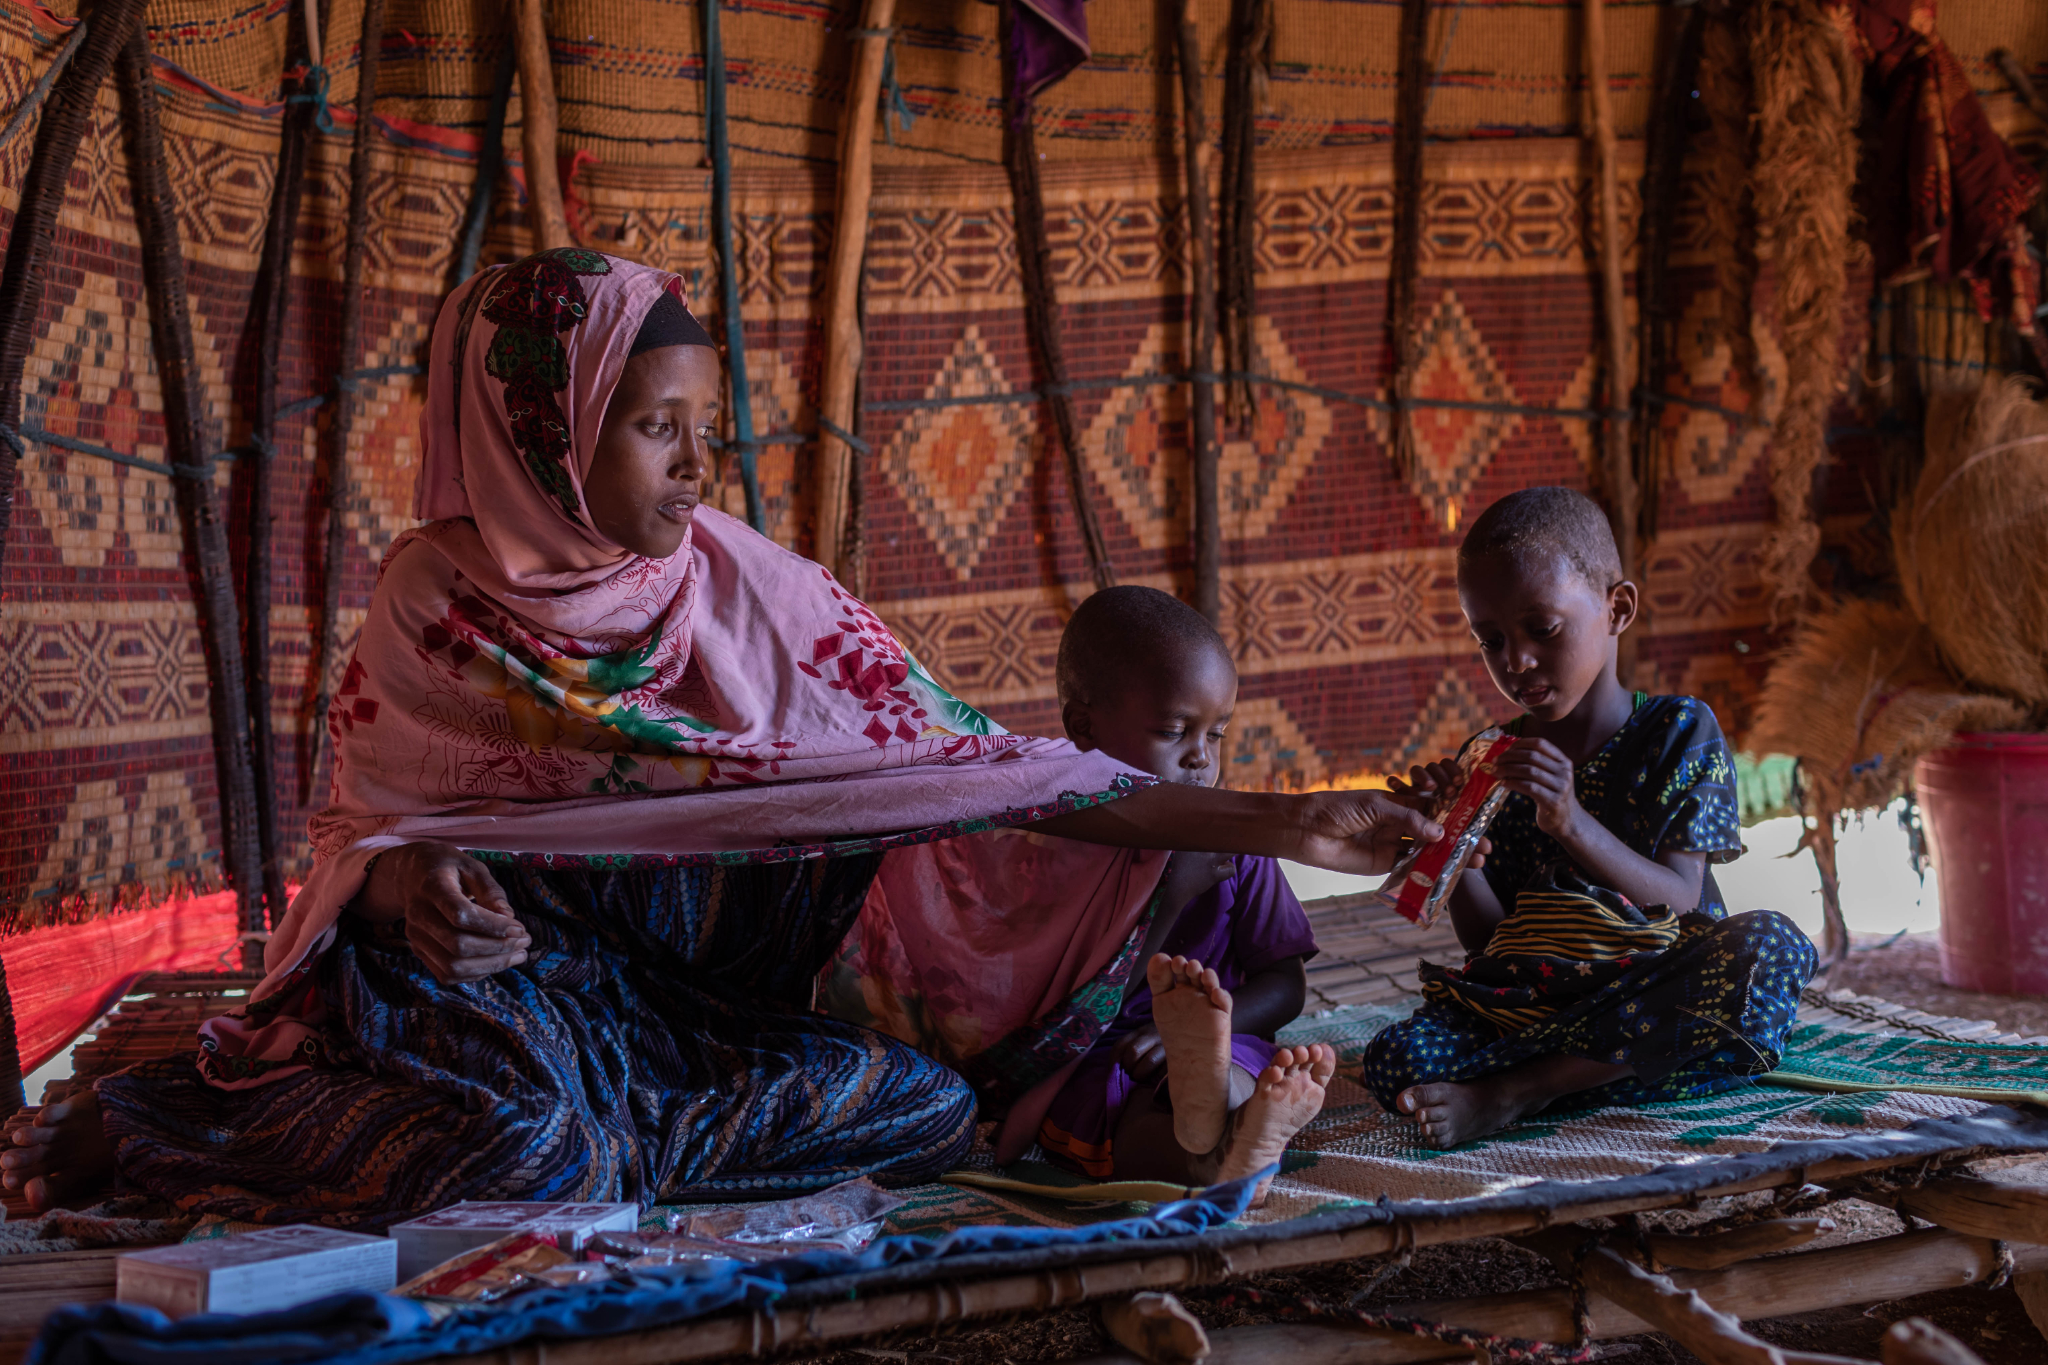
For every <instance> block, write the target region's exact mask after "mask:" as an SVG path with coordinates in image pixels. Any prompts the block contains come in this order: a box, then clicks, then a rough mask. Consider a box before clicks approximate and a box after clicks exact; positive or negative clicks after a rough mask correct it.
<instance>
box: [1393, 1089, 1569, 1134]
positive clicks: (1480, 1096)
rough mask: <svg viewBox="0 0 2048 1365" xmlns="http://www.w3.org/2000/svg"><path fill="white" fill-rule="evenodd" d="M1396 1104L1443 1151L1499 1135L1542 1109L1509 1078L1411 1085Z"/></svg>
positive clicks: (1397, 1098)
mask: <svg viewBox="0 0 2048 1365" xmlns="http://www.w3.org/2000/svg"><path fill="white" fill-rule="evenodd" d="M1394 1104H1395V1106H1396V1107H1398V1108H1399V1109H1400V1111H1401V1112H1402V1113H1404V1114H1413V1115H1414V1116H1415V1120H1416V1122H1417V1123H1419V1124H1420V1125H1421V1127H1422V1140H1423V1141H1424V1142H1425V1143H1427V1144H1429V1145H1430V1146H1431V1147H1436V1148H1439V1149H1443V1148H1450V1147H1455V1146H1457V1145H1458V1144H1459V1143H1461V1142H1471V1141H1473V1140H1474V1139H1476V1138H1483V1137H1485V1136H1486V1135H1487V1134H1488V1133H1494V1132H1498V1131H1500V1130H1501V1129H1502V1128H1505V1127H1507V1126H1508V1125H1509V1124H1511V1123H1513V1122H1514V1121H1515V1120H1516V1119H1518V1118H1520V1117H1522V1115H1524V1114H1526V1113H1528V1112H1529V1110H1530V1109H1531V1108H1535V1107H1538V1106H1536V1105H1533V1104H1531V1103H1530V1099H1529V1097H1528V1096H1526V1095H1525V1094H1524V1092H1523V1087H1521V1086H1517V1085H1514V1084H1512V1083H1511V1082H1510V1078H1509V1077H1508V1076H1505V1075H1503V1076H1486V1077H1482V1078H1481V1079H1479V1080H1476V1081H1462V1082H1454V1081H1438V1082H1436V1083H1434V1084H1431V1085H1411V1086H1409V1087H1408V1088H1407V1089H1406V1090H1403V1091H1402V1092H1401V1093H1400V1094H1399V1095H1398V1096H1396V1097H1395V1099H1394Z"/></svg>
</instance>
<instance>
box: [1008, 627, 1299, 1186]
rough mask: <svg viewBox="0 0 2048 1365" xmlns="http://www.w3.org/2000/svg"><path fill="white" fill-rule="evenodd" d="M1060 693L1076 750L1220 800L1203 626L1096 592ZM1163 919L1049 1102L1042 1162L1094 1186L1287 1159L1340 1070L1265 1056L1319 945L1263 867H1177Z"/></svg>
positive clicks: (1213, 684)
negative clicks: (1137, 976)
mask: <svg viewBox="0 0 2048 1365" xmlns="http://www.w3.org/2000/svg"><path fill="white" fill-rule="evenodd" d="M1058 685H1059V697H1060V707H1061V719H1062V720H1063V721H1064V722H1065V724H1066V730H1067V736H1068V738H1070V739H1072V740H1073V741H1074V743H1075V744H1077V745H1079V746H1080V747H1081V748H1082V749H1100V750H1102V751H1103V752H1104V753H1106V754H1109V755H1110V756H1111V757H1113V758H1118V759H1122V760H1123V761H1124V762H1126V763H1130V764H1133V765H1134V766H1137V767H1140V768H1143V769H1145V770H1146V771H1148V772H1152V773H1156V774H1157V775H1158V776H1159V777H1160V778H1162V779H1164V780H1165V781H1168V782H1185V783H1188V784H1190V785H1193V786H1201V787H1207V786H1213V785H1215V783H1216V780H1217V778H1218V777H1219V776H1220V766H1219V765H1220V764H1221V762H1222V745H1223V734H1224V729H1225V727H1226V726H1227V725H1228V724H1229V723H1230V715H1231V712H1232V711H1233V710H1234V709H1235V708H1236V706H1237V669H1236V667H1235V666H1234V665H1233V664H1232V663H1231V661H1230V654H1229V651H1228V650H1227V649H1226V648H1225V646H1224V644H1223V638H1222V637H1221V636H1220V635H1218V634H1217V633H1216V629H1215V627H1213V626H1211V625H1210V624H1209V622H1208V621H1207V620H1205V619H1204V618H1203V617H1202V616H1201V614H1200V613H1198V612H1196V611H1194V610H1193V609H1192V608H1190V607H1188V606H1187V605H1185V604H1184V603H1182V602H1180V601H1179V600H1178V599H1176V598H1174V597H1173V596H1171V595H1170V594H1168V593H1164V592H1161V591H1159V590H1158V589H1156V588H1140V587H1118V588H1109V589H1106V590H1105V591H1102V592H1098V593H1096V594H1095V595H1094V596H1092V597H1090V598H1089V599H1088V600H1087V601H1085V602H1083V603H1082V604H1081V606H1080V609H1079V610H1077V611H1076V612H1075V613H1074V616H1073V619H1072V620H1071V621H1069V622H1068V624H1067V629H1066V633H1065V634H1064V635H1063V636H1062V637H1061V639H1060V653H1059V664H1058ZM1158 905H1159V906H1160V909H1159V911H1158V912H1156V913H1155V915H1154V918H1153V922H1152V924H1151V926H1150V928H1149V930H1148V932H1147V935H1146V940H1145V944H1144V949H1143V954H1142V956H1141V959H1140V960H1142V961H1144V962H1146V963H1147V966H1146V970H1145V974H1144V978H1143V979H1142V980H1138V981H1133V982H1132V983H1131V986H1130V988H1129V990H1128V991H1127V992H1126V997H1125V1000H1124V1006H1123V1009H1122V1011H1121V1012H1120V1013H1119V1014H1118V1016H1117V1018H1116V1019H1115V1021H1114V1022H1112V1023H1111V1024H1110V1026H1109V1029H1108V1031H1107V1032H1105V1033H1104V1035H1103V1036H1102V1038H1101V1039H1100V1040H1098V1041H1097V1043H1096V1044H1095V1046H1094V1048H1093V1049H1091V1050H1090V1051H1089V1052H1088V1054H1087V1055H1086V1056H1085V1057H1083V1058H1082V1060H1081V1062H1080V1064H1079V1065H1078V1066H1077V1067H1076V1069H1075V1071H1074V1073H1073V1075H1072V1076H1071V1077H1070V1078H1069V1079H1068V1081H1067V1083H1066V1084H1065V1085H1064V1086H1063V1087H1062V1088H1061V1089H1060V1092H1059V1094H1058V1095H1057V1096H1056V1097H1055V1098H1054V1099H1053V1101H1052V1104H1051V1106H1050V1108H1049V1109H1048V1111H1047V1114H1046V1118H1045V1120H1044V1122H1043V1124H1042V1125H1041V1126H1040V1129H1039V1145H1040V1146H1041V1147H1042V1148H1044V1149H1045V1151H1046V1152H1047V1153H1048V1154H1049V1155H1050V1156H1051V1157H1052V1158H1053V1159H1054V1160H1055V1161H1057V1162H1059V1163H1060V1164H1062V1165H1066V1166H1069V1167H1072V1168H1073V1169H1075V1170H1078V1171H1080V1172H1082V1173H1083V1174H1086V1175H1091V1176H1095V1177H1097V1178H1102V1179H1107V1178H1110V1177H1115V1178H1119V1179H1133V1180H1164V1181H1170V1182H1172V1183H1174V1184H1178V1185H1207V1184H1213V1183H1215V1182H1217V1181H1221V1180H1233V1179H1236V1178H1238V1177H1239V1176H1244V1175H1249V1174H1251V1173H1252V1172H1254V1171H1257V1170H1260V1169H1262V1168H1263V1167H1265V1166H1267V1165H1270V1164H1271V1163H1273V1162H1275V1161H1277V1160H1279V1158H1280V1154H1281V1152H1282V1151H1284V1150H1285V1149H1286V1146H1287V1142H1288V1139H1290V1138H1292V1137H1293V1136H1294V1135H1295V1133H1297V1132H1299V1131H1300V1130H1301V1128H1302V1126H1303V1125H1304V1124H1306V1123H1307V1122H1308V1121H1309V1120H1310V1119H1312V1118H1314V1117H1315V1116H1316V1114H1317V1113H1318V1112H1320V1111H1321V1109H1322V1106H1323V1093H1324V1087H1325V1086H1327V1085H1328V1084H1329V1081H1330V1077H1331V1076H1332V1074H1334V1072H1335V1070H1336V1055H1335V1054H1334V1053H1333V1052H1332V1051H1331V1049H1330V1048H1328V1047H1326V1046H1324V1045H1322V1044H1320V1043H1318V1044H1316V1045H1314V1046H1311V1047H1301V1048H1286V1047H1275V1046H1274V1044H1273V1035H1274V1033H1275V1032H1276V1031H1277V1030H1278V1029H1279V1028H1280V1027H1281V1025H1283V1024H1286V1023H1288V1022H1289V1021H1290V1020H1292V1019H1293V1018H1294V1017H1295V1016H1296V1015H1298V1014H1300V1013H1301V1004H1302V997H1303V995H1304V993H1305V992H1306V990H1307V976H1306V974H1305V973H1304V971H1303V969H1302V963H1303V962H1304V961H1305V960H1306V959H1307V958H1309V957H1310V956H1311V955H1313V954H1314V953H1315V950H1316V945H1315V938H1314V936H1313V935H1312V934H1311V933H1310V932H1309V926H1308V917H1307V916H1306V915H1305V914H1303V913H1302V909H1301V902H1299V901H1297V900H1296V899H1295V898H1294V893H1293V892H1292V891H1291V890H1289V889H1288V886H1287V881H1286V879H1285V877H1283V876H1282V874H1281V871H1280V866H1279V864H1278V863H1277V862H1275V861H1274V860H1273V859H1271V858H1259V857H1251V856H1238V857H1230V856H1225V855H1214V854H1206V855H1205V854H1175V855H1174V857H1173V860H1172V862H1171V863H1169V864H1168V866H1167V870H1166V873H1165V875H1164V877H1163V879H1162V882H1161V887H1160V894H1159V897H1158Z"/></svg>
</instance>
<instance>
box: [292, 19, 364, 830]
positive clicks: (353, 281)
mask: <svg viewBox="0 0 2048 1365" xmlns="http://www.w3.org/2000/svg"><path fill="white" fill-rule="evenodd" d="M384 5H385V0H366V3H365V4H364V5H363V36H362V60H361V63H360V64H359V66H358V67H357V70H358V72H359V73H360V74H359V75H358V77H357V80H358V84H357V86H356V135H355V143H354V145H353V146H352V148H351V149H350V151H349V158H348V223H347V237H346V241H345V249H344V254H343V256H342V266H341V344H340V346H339V348H338V349H337V352H336V356H335V362H334V370H335V374H334V417H333V419H332V420H331V421H330V422H329V423H328V425H327V495H326V498H325V499H324V501H325V504H326V507H325V511H326V514H327V546H326V553H325V555H324V556H323V558H322V560H321V568H320V648H319V650H318V651H317V652H316V653H315V656H314V660H313V678H312V683H313V714H312V727H313V736H312V744H311V746H310V752H309V754H308V756H307V760H306V770H305V773H304V774H303V777H302V783H303V787H302V797H303V799H304V801H305V802H306V804H308V805H310V804H312V799H313V790H314V787H313V784H314V783H315V782H316V781H318V780H319V772H320V756H321V754H322V753H323V752H324V751H325V749H326V747H327V698H328V687H329V686H330V684H331V675H332V674H333V672H334V662H335V659H336V658H337V657H338V656H339V655H340V653H341V579H342V574H343V572H344V571H345V570H346V569H347V567H348V540H349V532H348V524H347V518H346V517H344V516H343V515H342V514H343V512H344V510H345V509H346V508H347V506H348V500H349V493H350V487H349V472H348V437H349V431H350V429H351V428H353V427H354V425H355V416H356V384H357V382H358V381H356V380H354V379H352V378H350V375H351V374H352V372H353V371H354V370H355V368H356V362H357V360H358V354H357V353H358V352H359V351H360V350H361V348H362V333H363V265H364V260H365V257H366V255H367V253H368V247H369V244H368V242H367V241H366V240H365V239H366V237H367V235H368V233H369V222H370V139H371V137H372V136H373V133H372V128H373V127H374V125H375V122H376V120H374V119H373V118H371V116H370V114H371V110H372V109H373V108H374V107H375V105H376V101H377V70H378V66H379V56H380V50H381V49H382V48H383V46H384Z"/></svg>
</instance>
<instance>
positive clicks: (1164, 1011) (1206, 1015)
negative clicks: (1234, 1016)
mask: <svg viewBox="0 0 2048 1365" xmlns="http://www.w3.org/2000/svg"><path fill="white" fill-rule="evenodd" d="M1145 983H1146V984H1147V985H1149V986H1150V987H1151V988H1152V1024H1153V1027H1155V1028H1157V1029H1158V1030H1159V1042H1160V1044H1161V1046H1163V1047H1164V1048H1165V1049H1166V1083H1167V1085H1168V1087H1169V1088H1170V1090H1171V1092H1172V1095H1173V1140H1174V1141H1175V1142H1177V1143H1179V1144H1180V1148H1181V1150H1182V1151H1184V1152H1187V1153H1189V1154H1191V1155H1195V1156H1200V1155H1203V1154H1205V1153H1208V1152H1213V1151H1215V1150H1216V1145H1217V1144H1218V1143H1220V1142H1222V1141H1223V1125H1224V1120H1225V1119H1227V1118H1228V1117H1229V1116H1230V1003H1231V1002H1230V992H1229V991H1226V990H1224V989H1223V987H1222V986H1220V985H1218V984H1217V981H1216V973H1215V972H1214V971H1212V970H1211V969H1209V968H1207V967H1204V966H1203V965H1202V964H1201V963H1199V962H1197V961H1195V960H1194V959H1193V958H1187V957H1168V956H1167V955H1166V954H1165V953H1154V954H1153V955H1152V960H1151V961H1150V962H1149V963H1147V964H1146V966H1145Z"/></svg>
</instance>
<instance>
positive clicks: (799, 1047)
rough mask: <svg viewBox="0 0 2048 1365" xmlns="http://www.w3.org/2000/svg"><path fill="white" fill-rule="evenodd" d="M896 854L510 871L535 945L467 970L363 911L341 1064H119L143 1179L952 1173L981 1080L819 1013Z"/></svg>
mask: <svg viewBox="0 0 2048 1365" xmlns="http://www.w3.org/2000/svg"><path fill="white" fill-rule="evenodd" d="M879 857H880V855H878V854H874V855H864V856H857V857H846V858H836V859H814V860H810V861H805V862H787V863H774V864H766V865H748V866H731V867H691V868H672V869H662V870H659V871H648V872H640V871H634V872H604V871H587V870H562V869H546V870H527V869H517V870H499V872H498V878H499V881H500V884H501V885H503V887H504V889H505V893H506V895H507V897H508V898H509V899H510V901H511V902H512V905H513V907H514V909H515V910H516V912H517V913H518V915H519V918H520V920H521V921H522V922H523V923H524V924H525V925H526V927H527V929H528V930H529V931H530V932H531V934H532V936H533V946H532V949H531V950H530V953H529V956H528V960H527V961H526V962H525V963H524V964H523V965H521V966H519V967H516V968H514V969H512V970H510V971H505V972H501V973H499V974H497V975H496V976H493V977H490V978H489V979H487V980H484V981H480V982H471V983H466V984H461V985H453V986H447V985H442V984H441V983H439V982H437V981H435V980H434V978H433V977H432V976H431V975H430V974H429V973H428V972H427V971H426V969H425V967H424V966H423V965H422V964H421V962H420V960H419V959H418V958H416V957H414V956H413V954H412V953H411V952H410V950H408V949H407V948H406V947H405V946H404V945H403V944H402V943H399V944H391V943H386V942H382V941H380V940H378V939H377V938H376V937H375V936H374V935H373V934H372V933H371V932H370V930H369V929H368V927H367V926H366V925H364V924H363V923H362V922H361V921H359V920H356V919H355V918H354V917H353V916H346V915H345V916H343V919H342V928H341V936H340V938H339V940H338V941H337V942H336V943H335V944H334V946H333V947H332V948H330V949H329V950H328V951H327V952H326V953H325V954H324V955H323V956H322V958H321V959H320V961H319V963H318V964H317V968H316V971H317V981H318V987H319V993H320V998H321V1001H322V1003H323V1004H324V1005H325V1008H326V1024H325V1036H324V1038H323V1040H322V1041H323V1051H324V1053H325V1061H324V1063H323V1064H322V1065H320V1066H317V1067H315V1068H313V1069H310V1070H306V1071H301V1072H297V1073H294V1074H291V1075H287V1076H283V1077H279V1078H277V1079H275V1080H273V1081H270V1082H267V1083H265V1084H261V1085H256V1086H253V1087H250V1088H247V1089H241V1090H224V1089H220V1088H218V1087H216V1086H213V1085H209V1084H208V1083H207V1082H206V1081H205V1080H204V1079H203V1078H202V1077H201V1075H200V1072H199V1069H198V1067H197V1065H196V1063H195V1059H194V1057H193V1056H192V1055H190V1054H188V1055H183V1056H179V1057H173V1058H166V1059H163V1060H160V1061H153V1062H147V1063H143V1064H142V1065H140V1066H136V1067H133V1068H130V1069H129V1070H128V1071H126V1072H124V1073H122V1074H121V1075H119V1076H114V1077H110V1078H108V1079H106V1080H103V1081H101V1082H100V1085H99V1095H100V1101H101V1105H102V1108H103V1110H104V1113H105V1117H106V1126H107V1131H108V1134H109V1136H110V1137H111V1138H112V1139H113V1141H114V1143H115V1147H116V1152H117V1158H118V1163H119V1168H120V1172H121V1177H122V1179H123V1181H124V1183H125V1184H126V1185H128V1186H130V1187H133V1188H138V1189H141V1190H144V1191H147V1192H149V1193H152V1194H156V1195H158V1196H161V1197H163V1198H166V1199H169V1200H172V1201H173V1202H175V1203H177V1204H178V1205H180V1206H181V1207H184V1208H187V1209H192V1210H195V1211H204V1212H208V1213H217V1214H222V1215H225V1216H227V1217H230V1218H235V1219H246V1220H251V1221H256V1222H263V1223H293V1222H301V1221H318V1222H322V1223H327V1224H331V1225H334V1226H338V1227H349V1228H363V1229H376V1228H380V1227H382V1226H384V1225H386V1224H388V1223H392V1222H397V1221H402V1220H403V1219H405V1218H408V1217H412V1216H415V1215H417V1214H419V1213H423V1212H426V1211H428V1210H431V1209H437V1208H440V1207H443V1206H444V1205H447V1204H452V1203H454V1202H456V1201H457V1200H463V1199H475V1200H484V1199H505V1200H554V1199H562V1200H636V1201H639V1202H641V1203H643V1204H648V1203H654V1202H657V1201H687V1200H718V1199H745V1198H768V1197H776V1196H779V1195H783V1194H787V1193H791V1192H795V1191H800V1190H807V1189H816V1188H819V1187H822V1186H825V1185H830V1184H834V1183H836V1182H838V1181H841V1180H850V1179H853V1178H854V1177H856V1176H862V1175H868V1176H873V1177H875V1178H876V1179H878V1180H880V1181H883V1182H884V1183H914V1182H917V1181H921V1180H925V1179H929V1178H930V1177H932V1176H934V1175H936V1174H938V1173H939V1172H942V1171H944V1170H946V1169H947V1168H948V1167H950V1166H951V1165H953V1164H954V1163H955V1162H956V1161H957V1159H958V1158H959V1157H960V1155H961V1154H962V1153H963V1152H965V1150H966V1149H967V1146H968V1144H969V1143H970V1142H971V1140H972V1138H973V1132H974V1098H973V1095H972V1093H971V1092H970V1091H969V1090H968V1087H967V1085H966V1083H965V1082H963V1081H962V1080H961V1079H960V1078H959V1077H957V1076H955V1075H954V1074H953V1073H952V1072H951V1071H948V1070H947V1069H946V1068H945V1067H943V1066H941V1065H940V1064H938V1063H937V1062H934V1061H932V1060H930V1059H929V1058H927V1057H925V1056H923V1055H922V1054H921V1053H918V1052H916V1051H914V1050H912V1049H911V1048H909V1047H907V1046H905V1045H904V1044H902V1043H899V1042H896V1041H895V1040H893V1039H890V1038H886V1037H883V1036H882V1035H881V1034H878V1033H873V1032H870V1031H868V1030H866V1029H863V1028H859V1027H856V1026H854V1025H851V1024H843V1023H839V1022H837V1021H835V1020H831V1019H826V1018H823V1017H821V1016H818V1015H814V1014H812V1013H810V1004H811V989H812V982H813V981H814V979H815V978H816V976H817V973H818V970H819V968H820V967H822V966H823V964H824V963H825V961H826V959H827V958H828V957H829V956H830V955H831V953H832V952H833V950H834V949H835V948H836V947H837V946H838V944H839V941H840V939H841V938H842V937H844V935H845V932H846V930H847V928H848V927H849V926H850V925H851V924H852V923H853V920H854V918H855V917H856V916H857V915H858V914H859V912H860V907H861V902H862V900H863V899H864V898H865V895H866V892H867V887H868V884H869V882H870V881H871V880H872V879H873V877H874V873H875V869H876V867H877V865H878V861H879Z"/></svg>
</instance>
